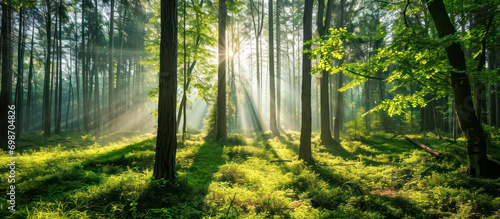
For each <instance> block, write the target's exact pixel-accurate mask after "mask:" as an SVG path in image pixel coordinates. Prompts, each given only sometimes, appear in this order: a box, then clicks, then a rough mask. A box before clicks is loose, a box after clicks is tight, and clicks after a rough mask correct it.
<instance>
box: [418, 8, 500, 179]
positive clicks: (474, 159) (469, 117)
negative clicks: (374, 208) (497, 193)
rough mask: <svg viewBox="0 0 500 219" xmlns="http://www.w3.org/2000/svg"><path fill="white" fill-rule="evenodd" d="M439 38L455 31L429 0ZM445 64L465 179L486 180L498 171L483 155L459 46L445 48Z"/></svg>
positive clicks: (482, 138) (482, 136) (442, 11)
mask: <svg viewBox="0 0 500 219" xmlns="http://www.w3.org/2000/svg"><path fill="white" fill-rule="evenodd" d="M427 8H428V9H429V13H430V14H431V16H432V19H433V21H434V24H435V25H436V29H437V32H438V35H439V37H440V38H442V37H445V36H449V35H453V34H455V32H456V30H455V27H454V26H453V24H452V23H451V21H450V18H449V17H448V13H447V12H446V7H445V6H444V3H443V1H442V0H433V1H430V2H428V3H427ZM446 54H447V56H448V61H449V62H450V64H451V66H452V67H453V69H452V70H451V71H450V75H451V84H452V87H453V91H454V93H455V98H456V101H455V109H456V114H457V116H458V122H459V124H460V128H461V129H462V131H463V132H464V133H465V137H466V139H467V157H468V164H469V170H468V172H469V175H471V176H474V177H479V176H486V175H489V174H492V173H493V172H496V171H498V169H496V170H494V169H491V168H493V167H494V166H493V165H491V166H490V163H489V162H488V158H487V154H486V144H487V142H486V135H485V133H484V131H483V127H482V126H481V122H480V121H479V120H478V118H477V116H476V113H475V110H474V104H473V102H472V99H471V98H470V96H471V87H470V84H469V78H468V76H467V75H466V74H465V73H463V72H465V71H466V70H467V69H466V63H465V54H464V52H463V50H462V47H461V45H460V43H458V42H455V43H452V44H451V45H449V46H447V47H446Z"/></svg>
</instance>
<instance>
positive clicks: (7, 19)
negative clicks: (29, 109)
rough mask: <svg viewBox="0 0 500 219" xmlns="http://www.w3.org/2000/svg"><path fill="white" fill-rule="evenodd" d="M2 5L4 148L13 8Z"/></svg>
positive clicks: (0, 104)
mask: <svg viewBox="0 0 500 219" xmlns="http://www.w3.org/2000/svg"><path fill="white" fill-rule="evenodd" d="M1 6H2V29H1V31H2V33H1V34H2V35H1V37H2V38H1V39H2V40H1V41H0V42H1V44H2V46H1V48H2V88H1V94H0V117H1V118H0V132H1V133H0V137H1V142H0V143H1V144H2V147H3V148H4V149H7V143H8V141H7V136H8V130H9V129H8V127H9V122H8V115H9V114H8V112H9V105H11V104H12V74H13V71H12V68H13V66H12V65H13V63H12V43H11V35H12V8H11V7H10V6H7V5H5V3H4V2H3V1H2V2H1Z"/></svg>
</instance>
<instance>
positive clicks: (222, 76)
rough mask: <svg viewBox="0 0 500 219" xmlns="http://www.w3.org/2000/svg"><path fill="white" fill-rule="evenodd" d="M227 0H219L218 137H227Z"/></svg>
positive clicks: (219, 138) (218, 138)
mask: <svg viewBox="0 0 500 219" xmlns="http://www.w3.org/2000/svg"><path fill="white" fill-rule="evenodd" d="M226 16H227V8H226V0H219V67H218V83H217V84H218V91H217V123H216V130H217V131H216V139H217V140H221V139H222V140H225V139H226V137H227V124H226Z"/></svg>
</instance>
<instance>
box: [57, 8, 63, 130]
mask: <svg viewBox="0 0 500 219" xmlns="http://www.w3.org/2000/svg"><path fill="white" fill-rule="evenodd" d="M61 7H62V5H61V2H59V10H62V9H61ZM60 13H62V12H60ZM58 33H59V35H58V40H59V49H58V51H59V55H58V56H57V57H58V64H57V68H59V70H58V72H59V79H58V81H59V90H57V91H56V92H59V99H58V100H56V101H57V123H56V126H57V128H58V132H57V133H59V132H60V130H61V122H62V121H61V120H62V82H63V81H62V18H61V15H59V32H58Z"/></svg>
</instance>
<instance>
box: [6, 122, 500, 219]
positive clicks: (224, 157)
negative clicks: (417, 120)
mask: <svg viewBox="0 0 500 219" xmlns="http://www.w3.org/2000/svg"><path fill="white" fill-rule="evenodd" d="M265 136H268V135H264V137H259V138H257V137H254V138H245V137H242V136H240V135H230V136H229V138H228V140H227V141H226V142H224V143H216V142H213V141H206V140H205V139H204V136H203V135H202V134H190V135H189V136H188V140H186V143H185V144H179V146H178V150H177V167H176V169H177V173H178V175H177V181H176V183H175V184H171V183H169V182H166V181H162V180H152V178H151V176H152V173H153V169H152V168H153V163H154V154H155V142H156V139H155V138H154V136H153V134H151V133H149V134H141V133H135V132H120V133H114V134H111V135H105V136H100V137H96V136H92V135H82V134H81V133H78V132H63V133H62V134H61V135H60V136H58V135H53V136H52V137H49V138H44V137H42V136H41V135H40V134H39V133H26V134H25V135H24V136H23V138H22V139H19V140H17V142H16V144H17V149H16V152H17V153H18V155H17V156H18V158H17V160H16V209H17V211H15V212H14V213H13V214H12V213H11V212H10V211H7V210H4V211H2V212H1V213H0V218H9V217H12V218H134V217H135V218H241V217H249V218H270V217H271V218H442V217H451V218H467V217H472V218H481V217H486V218H500V210H499V209H500V179H496V180H492V179H476V178H471V177H468V176H467V175H466V165H467V159H466V154H465V142H464V141H463V139H459V141H458V143H450V142H448V141H445V140H442V139H439V138H437V137H435V136H433V135H432V134H428V135H427V137H426V138H425V139H423V138H422V135H410V137H412V138H416V139H418V140H419V141H420V142H421V143H423V144H425V145H427V146H429V147H431V148H433V149H435V150H436V151H439V152H441V153H442V154H443V157H442V159H440V160H437V159H436V158H434V157H432V156H431V155H429V154H428V153H426V152H425V151H423V150H422V149H420V148H417V147H415V146H413V145H411V144H410V143H409V142H407V141H406V140H405V139H403V138H402V137H401V136H397V137H394V138H392V137H393V135H392V134H385V133H372V134H371V135H368V136H365V137H358V138H357V139H351V140H344V141H342V142H341V146H323V145H320V144H319V137H318V133H313V137H314V138H313V147H312V148H313V158H314V160H315V162H314V163H313V164H304V163H303V162H301V161H297V158H298V147H299V146H298V145H299V133H297V132H287V133H282V135H281V137H277V138H274V139H268V138H266V137H265ZM391 138H392V139H391ZM492 145H494V146H491V148H489V149H488V150H489V152H490V154H491V155H492V156H493V157H496V158H500V142H499V141H493V144H492ZM0 157H1V159H0V160H1V162H2V163H7V158H6V157H7V156H6V154H2V155H1V156H0ZM7 168H8V167H7V166H5V165H3V166H2V167H0V169H1V170H2V171H1V173H2V174H1V177H0V178H1V179H0V181H1V183H0V189H1V190H2V191H7V183H6V182H7V177H8V173H7V172H8V169H7ZM0 203H1V204H0V205H1V207H2V209H6V207H7V202H6V195H2V196H0Z"/></svg>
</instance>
